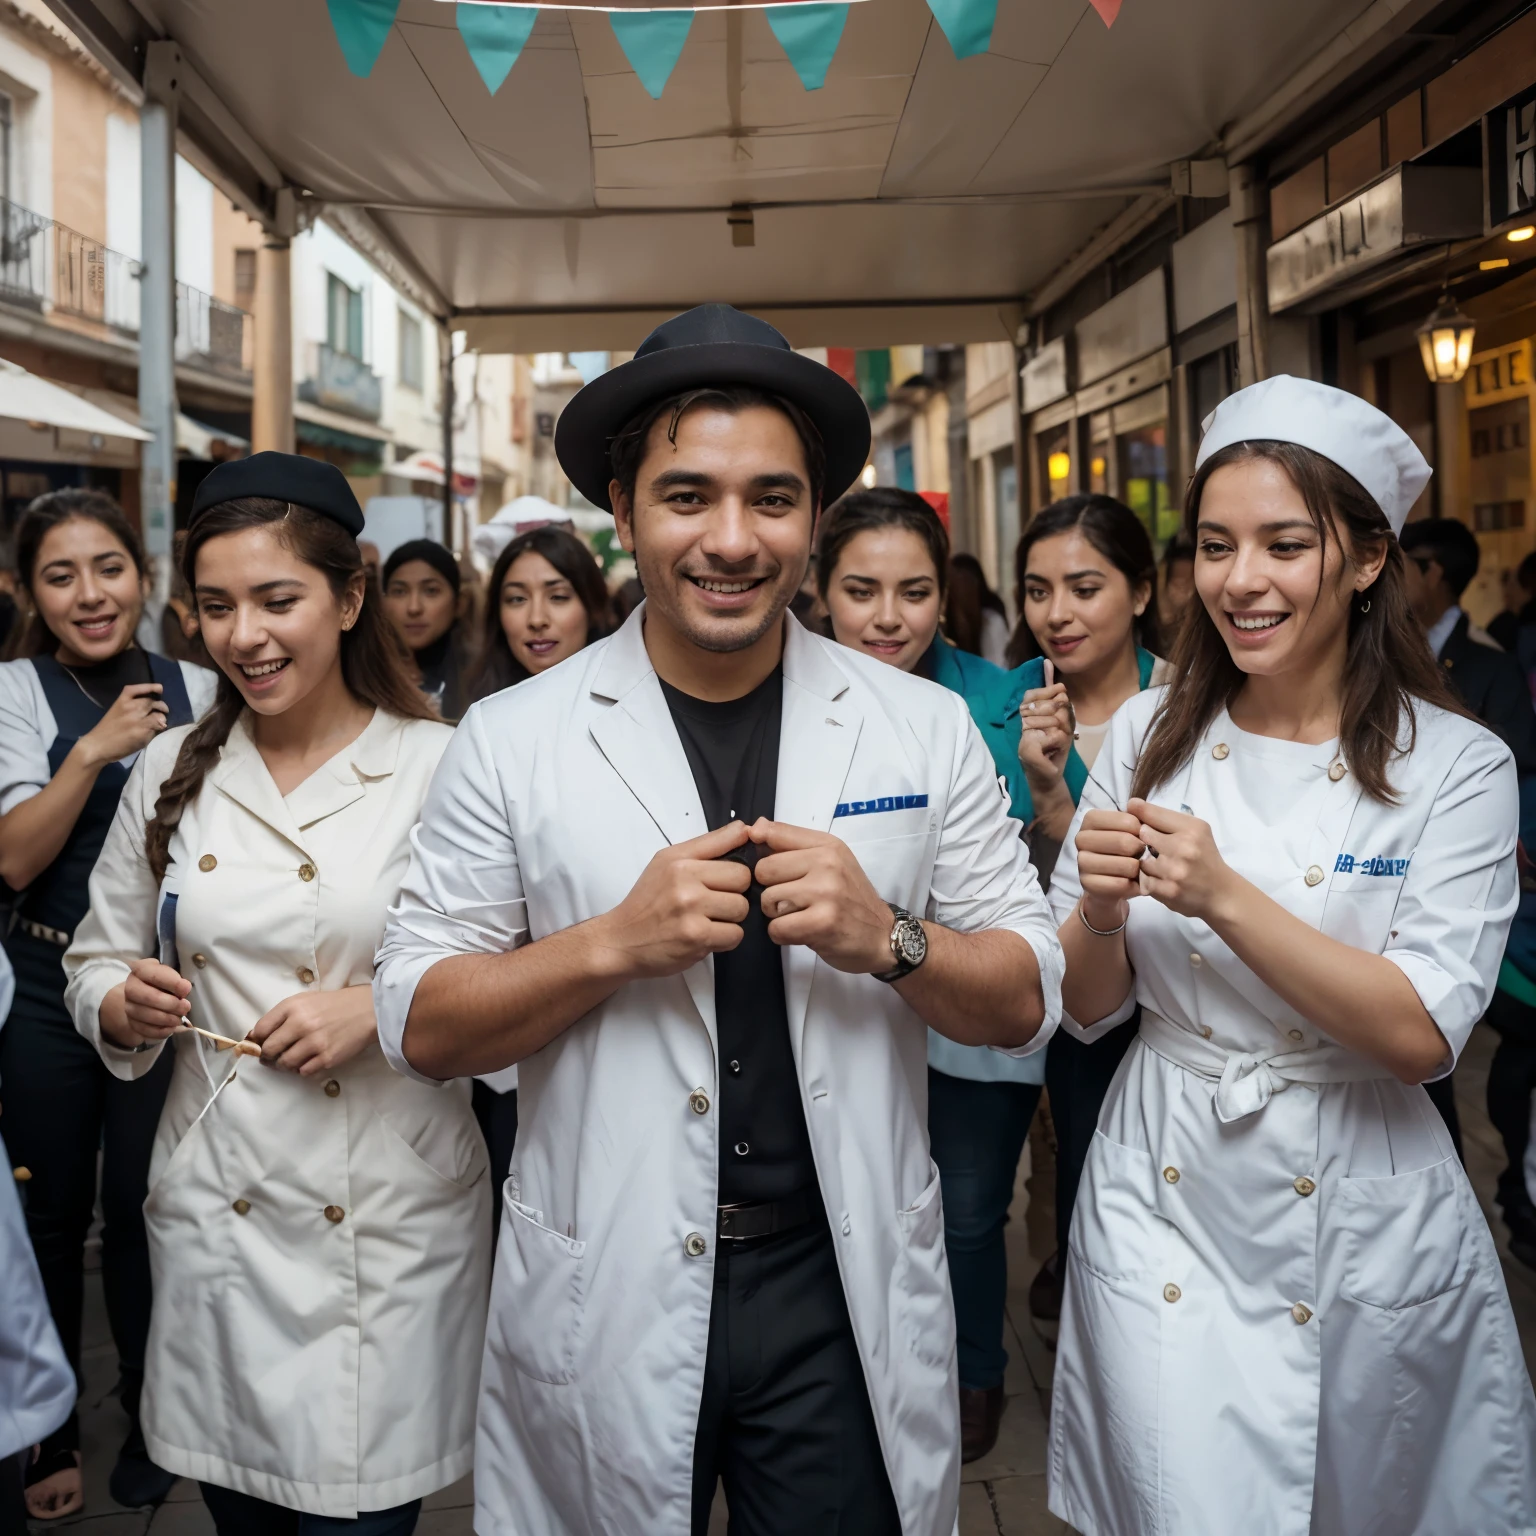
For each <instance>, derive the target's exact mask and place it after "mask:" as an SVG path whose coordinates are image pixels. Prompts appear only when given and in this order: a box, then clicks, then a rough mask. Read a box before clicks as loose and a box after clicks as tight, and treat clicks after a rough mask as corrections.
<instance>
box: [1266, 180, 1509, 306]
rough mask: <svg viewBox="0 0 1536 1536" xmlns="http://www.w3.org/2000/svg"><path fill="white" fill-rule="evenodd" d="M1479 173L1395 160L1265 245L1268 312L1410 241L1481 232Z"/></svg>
mask: <svg viewBox="0 0 1536 1536" xmlns="http://www.w3.org/2000/svg"><path fill="white" fill-rule="evenodd" d="M1482 191H1483V189H1482V176H1481V173H1480V172H1478V171H1476V170H1473V169H1470V168H1468V167H1465V166H1458V165H1400V166H1398V167H1396V168H1395V169H1394V170H1393V171H1391V172H1390V173H1389V174H1388V175H1386V176H1384V177H1383V178H1382V179H1381V180H1380V181H1378V182H1376V183H1374V184H1373V185H1371V186H1369V187H1367V188H1366V189H1365V190H1364V191H1363V192H1360V193H1357V194H1356V195H1355V196H1354V197H1351V198H1349V199H1348V200H1347V201H1345V202H1343V203H1340V204H1339V206H1338V207H1337V208H1332V209H1330V210H1329V211H1328V212H1327V213H1325V214H1322V215H1321V216H1320V217H1318V218H1315V219H1313V220H1312V222H1311V223H1310V224H1304V225H1302V227H1301V228H1300V229H1298V230H1296V231H1295V232H1294V233H1292V234H1289V235H1287V236H1286V237H1285V239H1283V240H1277V241H1276V242H1275V243H1274V244H1273V245H1272V246H1270V248H1269V251H1268V253H1267V265H1268V271H1269V308H1270V312H1271V313H1272V314H1278V313H1279V312H1280V311H1281V310H1284V309H1289V308H1291V307H1292V306H1293V305H1295V304H1299V303H1301V302H1302V300H1303V299H1307V298H1310V297H1312V296H1313V295H1314V294H1320V293H1324V292H1326V291H1327V290H1328V289H1330V288H1332V287H1334V286H1335V285H1337V284H1338V283H1340V282H1341V281H1343V280H1344V279H1345V278H1348V277H1352V276H1354V275H1355V274H1356V273H1360V272H1364V271H1367V270H1369V269H1370V268H1371V267H1374V266H1377V265H1379V264H1380V263H1382V262H1385V261H1387V260H1389V259H1390V258H1391V257H1393V256H1396V255H1398V254H1399V253H1400V252H1402V251H1405V250H1408V249H1410V248H1412V247H1413V246H1418V245H1425V244H1429V243H1436V242H1439V241H1443V240H1465V239H1471V238H1473V237H1474V236H1476V235H1480V234H1481V233H1482V232H1483V219H1482V213H1483V210H1482V206H1481V204H1482Z"/></svg>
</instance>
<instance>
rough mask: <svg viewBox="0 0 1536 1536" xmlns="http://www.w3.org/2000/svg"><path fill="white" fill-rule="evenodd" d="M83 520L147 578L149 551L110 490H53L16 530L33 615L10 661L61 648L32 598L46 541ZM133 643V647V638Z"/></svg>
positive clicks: (15, 639) (13, 643) (19, 568)
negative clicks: (95, 527)
mask: <svg viewBox="0 0 1536 1536" xmlns="http://www.w3.org/2000/svg"><path fill="white" fill-rule="evenodd" d="M76 518H81V519H83V520H85V521H87V522H92V523H99V524H100V525H101V526H102V527H103V528H105V529H106V531H107V532H108V533H110V534H111V535H112V537H113V538H114V539H116V540H117V542H118V543H119V544H121V545H122V546H123V553H124V554H125V555H127V556H128V558H129V559H130V560H131V561H132V562H133V566H134V569H135V570H136V571H138V573H139V575H140V577H141V578H142V576H143V575H144V546H143V545H142V544H140V543H139V536H138V534H137V533H135V532H134V529H133V524H132V523H130V522H129V521H128V519H127V518H126V517H124V516H123V509H122V508H121V507H119V506H118V504H117V503H116V502H115V501H113V499H112V498H111V497H110V496H109V495H107V493H106V492H105V491H92V490H81V489H78V488H76V487H73V486H71V487H67V488H66V489H64V490H62V491H48V492H46V493H45V494H43V495H42V496H39V497H38V498H37V499H36V500H35V501H34V502H32V503H31V504H30V505H29V506H28V508H27V510H26V511H25V512H23V513H22V514H21V521H20V523H18V524H17V527H16V573H17V575H19V576H20V577H21V585H22V588H23V589H24V591H25V593H26V597H27V604H28V607H29V609H30V610H31V611H30V612H29V613H28V614H27V621H26V623H25V624H20V625H18V626H17V627H16V631H15V633H14V634H13V635H12V636H11V639H10V643H9V644H8V645H7V646H6V658H7V660H9V659H11V658H14V657H22V656H27V657H30V656H44V655H52V654H53V652H54V651H56V650H57V649H58V648H59V643H60V642H59V637H58V636H57V635H56V634H54V632H53V631H52V630H51V629H49V628H48V626H47V624H45V623H44V622H43V616H42V614H41V613H40V612H39V611H38V607H37V600H36V599H35V598H34V597H33V596H32V583H33V580H34V579H35V577H36V575H37V557H38V555H39V554H40V553H41V552H42V547H43V540H44V539H46V538H47V537H48V535H49V534H50V533H52V532H53V530H54V529H55V528H60V527H62V526H63V525H64V524H65V523H68V522H72V521H74V519H76ZM128 643H129V644H130V645H131V644H132V643H133V637H132V634H131V633H130V635H129V640H128Z"/></svg>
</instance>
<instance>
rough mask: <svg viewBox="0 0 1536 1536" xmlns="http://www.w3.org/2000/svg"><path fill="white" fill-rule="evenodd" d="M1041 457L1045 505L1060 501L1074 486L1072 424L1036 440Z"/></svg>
mask: <svg viewBox="0 0 1536 1536" xmlns="http://www.w3.org/2000/svg"><path fill="white" fill-rule="evenodd" d="M1035 451H1036V452H1037V453H1038V454H1039V455H1040V484H1041V485H1043V486H1044V487H1045V504H1046V505H1047V506H1049V505H1050V504H1051V503H1052V502H1053V501H1060V500H1061V498H1062V497H1063V496H1065V495H1066V494H1067V492H1068V491H1069V490H1070V489H1071V485H1072V428H1071V426H1070V424H1064V425H1062V426H1059V427H1053V428H1051V430H1050V431H1048V432H1042V433H1040V434H1039V435H1038V436H1037V437H1036V438H1035Z"/></svg>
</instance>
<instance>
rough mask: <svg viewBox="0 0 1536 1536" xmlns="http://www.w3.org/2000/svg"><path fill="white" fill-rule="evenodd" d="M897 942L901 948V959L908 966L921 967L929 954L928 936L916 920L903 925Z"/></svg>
mask: <svg viewBox="0 0 1536 1536" xmlns="http://www.w3.org/2000/svg"><path fill="white" fill-rule="evenodd" d="M896 942H897V944H898V945H899V946H900V948H901V958H902V959H903V960H905V961H906V963H907V964H908V965H920V964H921V963H922V962H923V960H924V958H925V957H926V956H927V954H928V935H927V934H926V933H924V932H923V925H922V924H921V923H919V922H917V921H916V920H915V919H914V920H910V921H908V922H904V923H902V924H901V928H900V932H899V934H898V937H897V940H896Z"/></svg>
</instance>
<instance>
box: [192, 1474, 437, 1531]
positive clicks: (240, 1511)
mask: <svg viewBox="0 0 1536 1536" xmlns="http://www.w3.org/2000/svg"><path fill="white" fill-rule="evenodd" d="M198 1486H199V1487H200V1488H201V1489H202V1490H203V1503H204V1504H206V1505H207V1506H208V1513H209V1514H210V1515H212V1516H213V1523H214V1525H215V1527H216V1528H217V1529H218V1533H219V1536H411V1532H412V1531H414V1530H415V1529H416V1519H417V1516H419V1515H420V1514H421V1500H420V1499H412V1500H411V1502H410V1503H409V1504H397V1505H396V1506H395V1508H393V1509H370V1510H368V1511H367V1512H366V1513H365V1514H359V1515H358V1516H356V1517H355V1518H349V1517H346V1516H341V1515H305V1514H300V1513H299V1511H298V1510H296V1509H284V1508H283V1507H282V1506H281V1505H280V1504H268V1503H267V1501H266V1500H265V1499H257V1498H253V1497H252V1496H251V1495H250V1494H248V1493H236V1492H235V1491H234V1489H233V1488H216V1487H215V1486H214V1485H213V1484H212V1483H200V1484H199V1485H198Z"/></svg>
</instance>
